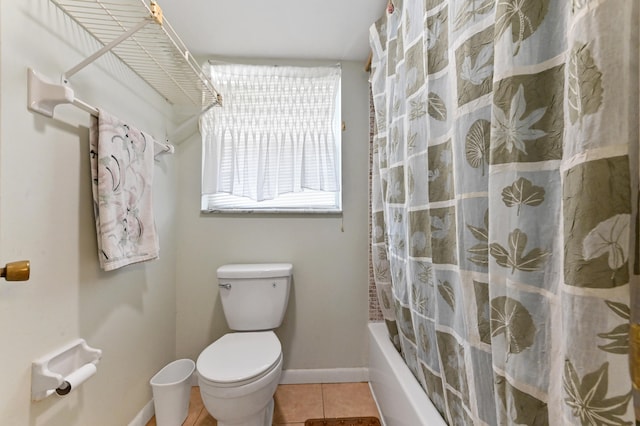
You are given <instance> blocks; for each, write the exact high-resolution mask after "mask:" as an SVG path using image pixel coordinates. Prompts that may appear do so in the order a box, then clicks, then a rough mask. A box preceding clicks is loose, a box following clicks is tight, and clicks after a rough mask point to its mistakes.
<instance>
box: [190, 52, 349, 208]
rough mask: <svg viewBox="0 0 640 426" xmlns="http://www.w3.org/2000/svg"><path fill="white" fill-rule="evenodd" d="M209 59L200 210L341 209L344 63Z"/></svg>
mask: <svg viewBox="0 0 640 426" xmlns="http://www.w3.org/2000/svg"><path fill="white" fill-rule="evenodd" d="M208 67H209V72H210V76H211V80H212V81H213V83H214V85H215V86H216V88H217V89H218V90H219V91H220V92H221V93H222V96H223V106H222V107H214V108H212V109H210V110H209V111H208V112H207V113H206V114H204V115H203V117H202V120H201V131H202V138H203V151H202V152H203V155H202V163H203V164H202V206H201V210H202V211H207V212H233V211H256V212H329V213H331V212H336V213H337V212H340V211H341V210H342V200H341V198H342V197H341V170H340V169H341V167H340V164H341V161H340V156H341V150H340V145H341V124H340V123H341V120H340V116H341V113H340V67H338V66H332V67H313V68H309V67H291V66H256V65H237V64H224V65H208Z"/></svg>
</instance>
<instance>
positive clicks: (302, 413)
mask: <svg viewBox="0 0 640 426" xmlns="http://www.w3.org/2000/svg"><path fill="white" fill-rule="evenodd" d="M274 398H275V409H274V413H273V423H275V424H279V423H287V424H288V423H294V424H295V423H304V421H305V420H307V419H313V418H320V417H323V412H322V386H321V385H320V384H309V385H280V386H278V389H277V390H276V394H275V397H274Z"/></svg>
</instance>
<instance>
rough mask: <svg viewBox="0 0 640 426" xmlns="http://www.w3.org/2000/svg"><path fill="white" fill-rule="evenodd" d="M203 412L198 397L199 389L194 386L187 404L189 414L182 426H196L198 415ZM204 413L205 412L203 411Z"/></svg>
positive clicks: (201, 403)
mask: <svg viewBox="0 0 640 426" xmlns="http://www.w3.org/2000/svg"><path fill="white" fill-rule="evenodd" d="M202 410H204V404H203V402H202V397H201V396H200V387H198V386H194V387H192V388H191V401H190V402H189V414H188V415H187V418H186V419H185V421H184V423H183V425H184V426H191V425H194V424H196V421H197V420H198V417H200V413H201V412H202ZM205 411H206V410H205Z"/></svg>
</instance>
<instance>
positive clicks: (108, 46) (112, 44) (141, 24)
mask: <svg viewBox="0 0 640 426" xmlns="http://www.w3.org/2000/svg"><path fill="white" fill-rule="evenodd" d="M153 19H154V18H151V17H150V18H147V19H143V20H142V21H140V22H138V23H137V24H136V25H134V26H133V27H131V28H129V30H127V31H126V32H124V33H122V34H120V35H119V36H118V37H116V38H115V39H114V40H113V41H111V42H110V43H108V44H106V45H104V47H102V49H100V50H98V51H97V52H95V53H94V54H93V55H91V56H89V57H87V58H86V59H84V60H83V61H81V62H80V63H79V64H77V65H76V66H74V67H73V68H71V69H69V70H68V71H67V72H65V73H64V74H62V83H63V84H69V79H70V78H71V77H72V76H73V75H74V74H76V73H77V72H78V71H80V70H82V69H83V68H85V67H86V66H87V65H89V64H91V63H92V62H94V61H95V60H97V59H98V58H99V57H101V56H102V55H104V54H105V53H107V52H109V51H111V50H112V49H113V48H115V47H116V46H117V45H119V44H120V43H122V42H123V41H125V40H126V39H128V38H129V37H131V36H132V35H133V34H135V33H137V32H138V31H140V30H141V29H142V28H144V27H145V26H146V25H147V24H148V23H150V22H151V21H152V20H153Z"/></svg>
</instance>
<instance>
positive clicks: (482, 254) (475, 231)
mask: <svg viewBox="0 0 640 426" xmlns="http://www.w3.org/2000/svg"><path fill="white" fill-rule="evenodd" d="M467 229H469V231H470V232H471V234H472V235H473V237H474V238H475V239H476V240H478V241H480V242H479V243H478V244H476V245H474V246H472V247H471V248H468V249H467V253H469V255H470V256H469V257H468V258H467V259H469V260H470V261H471V262H473V263H475V264H476V265H479V266H488V265H489V210H486V211H485V212H484V228H480V227H479V226H473V225H470V224H467Z"/></svg>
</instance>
